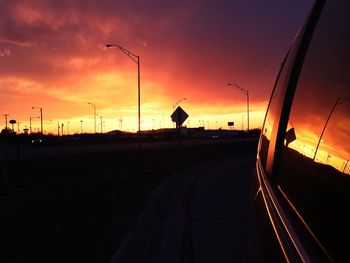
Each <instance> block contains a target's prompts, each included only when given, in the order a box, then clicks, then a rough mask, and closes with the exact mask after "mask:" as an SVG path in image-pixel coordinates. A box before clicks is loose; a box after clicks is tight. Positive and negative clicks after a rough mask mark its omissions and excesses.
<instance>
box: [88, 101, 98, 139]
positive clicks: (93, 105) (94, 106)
mask: <svg viewBox="0 0 350 263" xmlns="http://www.w3.org/2000/svg"><path fill="white" fill-rule="evenodd" d="M88 104H90V105H91V106H92V107H93V108H94V130H95V133H96V105H95V104H93V103H91V102H88Z"/></svg>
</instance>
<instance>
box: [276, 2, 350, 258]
mask: <svg viewBox="0 0 350 263" xmlns="http://www.w3.org/2000/svg"><path fill="white" fill-rule="evenodd" d="M349 8H350V3H349V2H348V1H341V0H336V1H329V2H327V4H326V5H325V8H324V12H323V14H322V16H321V19H320V21H319V24H318V27H317V29H316V31H315V33H314V36H313V39H312V41H311V44H310V47H309V51H308V53H307V55H306V58H305V61H304V65H303V68H302V71H301V74H300V78H299V82H298V85H297V87H296V92H295V96H294V100H293V105H292V109H291V113H290V116H289V123H288V128H287V131H286V136H285V147H284V150H283V154H282V159H281V167H280V169H281V170H280V178H279V184H280V189H281V190H282V191H283V192H284V194H285V195H286V196H287V197H288V198H289V199H290V201H291V202H292V203H293V205H294V206H295V208H296V209H297V210H298V212H299V213H300V215H301V216H302V217H303V218H304V220H305V222H306V224H307V225H308V227H309V228H310V229H311V231H312V232H313V233H314V234H315V236H316V237H317V239H318V240H319V241H320V243H321V244H322V245H323V246H324V247H325V249H326V250H327V251H328V253H329V254H330V256H331V257H332V258H333V259H334V260H335V261H337V260H340V261H341V260H343V259H344V258H343V257H344V256H345V255H347V249H348V248H347V242H345V243H344V242H343V241H342V240H347V239H348V237H349V234H350V232H349V226H348V224H349V222H350V213H349V212H348V205H349V203H350V195H349V189H350V164H349V157H350V144H349V139H350V131H349V127H350V74H349V70H350V52H349V47H350V36H349V28H350V27H349V26H350V17H349V15H348V10H349Z"/></svg>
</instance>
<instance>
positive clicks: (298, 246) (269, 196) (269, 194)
mask: <svg viewBox="0 0 350 263" xmlns="http://www.w3.org/2000/svg"><path fill="white" fill-rule="evenodd" d="M256 165H257V172H258V175H259V177H261V178H260V179H259V182H260V183H261V185H260V186H261V188H262V193H263V197H264V202H265V206H266V209H267V210H268V213H269V218H270V221H271V224H272V226H273V228H274V231H275V234H276V236H277V239H278V241H279V243H280V246H281V248H282V251H283V253H284V255H285V257H286V260H287V261H288V262H289V261H290V259H289V256H288V253H287V251H286V250H285V247H284V245H283V243H282V242H281V240H282V233H279V231H278V229H277V227H276V223H278V222H276V219H274V218H273V217H272V213H271V211H270V209H271V208H272V209H273V211H275V212H276V213H277V215H278V219H279V221H280V222H281V223H282V224H283V227H284V230H285V232H286V234H287V235H288V237H289V241H290V242H291V243H292V244H293V246H294V248H295V250H296V251H297V253H298V255H299V257H300V259H301V260H302V261H303V262H304V263H309V262H312V261H311V258H310V256H309V255H308V253H307V252H306V250H305V249H304V247H303V245H302V242H301V241H300V240H299V238H298V236H297V234H296V233H295V231H294V230H293V228H292V226H291V224H290V222H289V220H288V218H287V217H286V215H285V214H284V212H283V210H282V208H281V206H280V205H279V203H278V201H277V198H276V196H275V194H274V192H273V190H272V187H271V185H270V183H269V182H268V181H267V179H266V174H265V172H264V170H263V169H262V167H261V163H260V160H257V162H256ZM268 203H270V205H272V206H273V207H271V208H270V207H269V205H268Z"/></svg>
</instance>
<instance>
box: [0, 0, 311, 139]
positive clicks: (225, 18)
mask: <svg viewBox="0 0 350 263" xmlns="http://www.w3.org/2000/svg"><path fill="white" fill-rule="evenodd" d="M311 2H312V1H310V3H307V4H302V5H301V4H299V5H298V4H295V5H293V4H291V3H289V4H284V5H279V4H277V2H276V5H273V7H271V9H269V10H268V11H267V10H266V9H264V8H260V7H261V6H260V5H261V4H258V6H257V7H254V9H253V8H252V7H251V6H250V4H249V3H244V2H240V1H237V2H232V3H230V4H225V5H224V4H223V5H218V4H213V3H210V2H203V3H201V4H200V5H198V4H196V3H187V4H184V3H182V4H181V3H170V2H167V1H157V3H154V4H153V5H151V6H152V8H150V4H149V3H147V2H146V1H145V2H140V3H138V5H137V6H136V5H132V4H130V3H129V2H128V1H120V2H118V4H117V3H115V2H113V1H108V0H106V1H103V2H101V3H97V2H94V1H79V0H77V1H76V2H72V1H68V0H62V1H59V2H55V1H44V2H43V1H38V0H33V1H27V0H16V1H5V2H1V3H0V7H1V9H0V10H1V18H0V20H1V23H0V68H1V71H0V89H1V94H2V95H1V96H0V114H10V116H9V119H15V120H17V121H18V122H19V123H20V127H21V130H23V128H24V127H25V126H27V128H29V118H30V117H36V116H37V115H38V112H37V111H36V110H32V106H36V107H42V108H43V119H44V130H45V131H46V132H48V131H50V132H51V131H52V132H54V130H55V128H54V126H56V125H53V123H56V124H57V121H58V122H60V123H64V125H67V124H68V122H69V123H70V129H69V130H70V133H72V132H76V131H78V130H79V131H80V120H83V127H84V130H85V131H86V132H93V112H92V108H91V105H88V104H87V103H88V102H91V103H94V104H95V105H96V110H97V114H98V118H99V117H100V116H102V117H103V120H104V121H105V127H104V130H105V131H110V130H116V129H119V127H120V123H119V121H118V119H120V118H123V130H129V131H135V129H136V126H137V65H136V64H135V63H134V62H133V61H132V60H131V59H130V58H128V57H127V56H126V54H124V53H123V52H121V51H120V50H118V49H107V48H105V44H106V43H112V44H119V45H121V46H123V47H124V48H127V49H128V50H130V51H131V52H133V53H135V54H137V55H138V56H140V59H141V63H140V65H141V120H142V122H143V123H142V129H143V130H145V129H152V128H153V127H161V126H163V127H172V123H171V122H170V117H169V116H170V115H171V113H172V105H173V104H174V103H175V102H177V101H178V100H179V99H180V98H182V97H186V98H188V100H187V101H185V102H182V103H181V104H180V105H181V106H183V107H184V109H185V110H186V111H187V112H188V113H189V115H190V118H189V122H190V126H191V127H194V126H195V125H196V124H197V123H198V125H199V122H200V121H203V120H204V122H205V123H206V122H208V121H209V127H210V126H212V127H216V126H220V127H223V128H224V127H227V122H228V121H234V122H235V127H236V128H237V129H239V128H240V127H241V126H242V127H243V126H245V127H246V125H247V124H246V120H242V115H243V114H245V112H246V97H245V94H243V93H242V92H241V91H240V90H238V89H236V88H235V87H231V86H227V83H232V82H236V83H238V84H239V85H241V86H242V87H244V88H245V89H248V90H249V92H250V109H251V111H252V112H251V113H250V115H251V116H250V128H251V129H252V128H258V127H260V126H261V124H262V120H263V116H264V112H265V110H266V105H267V100H268V98H269V95H270V92H271V89H272V86H273V83H274V79H275V76H276V73H277V71H278V67H279V63H280V61H281V60H282V58H283V56H284V54H285V52H286V50H287V49H288V45H289V42H290V40H291V39H292V38H293V34H294V32H296V31H297V29H298V27H299V25H300V24H301V23H302V21H303V19H304V16H305V14H306V13H307V11H308V8H309V7H310V5H311ZM259 6H260V7H259ZM290 8H295V10H296V11H295V14H290V12H289V11H290ZM234 10H241V11H240V12H236V14H235V15H234V16H233V15H232V12H233V11H234ZM213 11H215V12H213ZM271 12H273V13H275V14H276V15H277V14H278V15H279V14H284V15H283V16H282V15H279V16H278V19H279V24H280V26H276V21H275V19H272V18H271ZM296 14H297V15H296ZM242 28H244V30H243V31H242ZM287 29H288V30H287ZM262 32H263V33H262ZM276 32H278V34H277V35H276V34H275V33H276ZM266 34H275V35H276V38H272V39H271V38H266ZM237 38H238V39H239V40H240V41H239V42H237ZM163 115H164V117H163ZM50 120H51V121H50ZM216 122H218V123H216ZM243 122H245V123H243ZM98 123H99V121H97V124H98ZM154 123H157V125H156V124H154ZM225 123H226V124H225ZM32 126H34V127H35V129H36V128H37V127H39V126H40V125H38V121H37V120H36V119H35V120H34V122H33V125H32ZM205 126H206V125H205ZM4 127H5V118H4V117H3V116H2V119H1V121H0V129H2V128H4ZM98 127H99V126H98ZM56 128H57V127H56ZM97 130H98V129H97ZM15 131H17V127H15ZM56 131H57V129H56Z"/></svg>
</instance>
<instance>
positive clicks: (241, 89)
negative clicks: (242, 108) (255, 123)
mask: <svg viewBox="0 0 350 263" xmlns="http://www.w3.org/2000/svg"><path fill="white" fill-rule="evenodd" d="M227 85H228V86H235V87H236V88H238V89H239V90H240V91H242V92H243V93H244V94H245V95H247V127H248V129H247V131H248V132H249V90H247V89H244V88H242V87H241V86H239V85H237V84H236V83H228V84H227Z"/></svg>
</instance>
